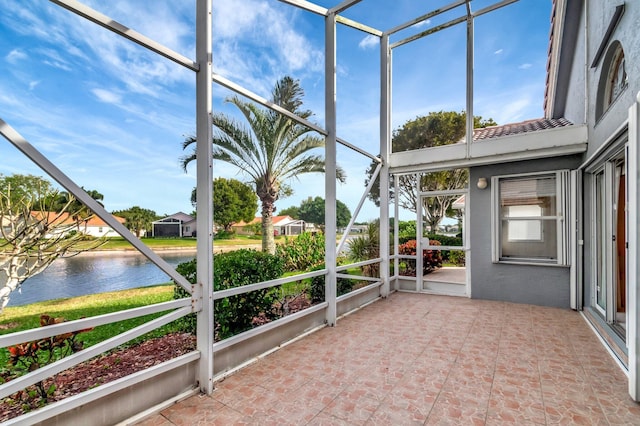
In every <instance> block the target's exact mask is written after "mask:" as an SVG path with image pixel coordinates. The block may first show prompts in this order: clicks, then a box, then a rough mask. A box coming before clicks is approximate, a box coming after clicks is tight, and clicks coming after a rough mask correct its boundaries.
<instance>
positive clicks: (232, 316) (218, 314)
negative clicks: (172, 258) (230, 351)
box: [174, 249, 284, 340]
mask: <svg viewBox="0 0 640 426" xmlns="http://www.w3.org/2000/svg"><path fill="white" fill-rule="evenodd" d="M176 270H177V271H178V272H179V273H181V274H182V275H184V277H185V278H187V279H188V280H189V282H191V283H195V281H196V260H195V259H194V260H191V261H189V262H185V263H181V264H180V265H178V267H177V268H176ZM283 272H284V269H283V262H282V259H280V258H278V257H277V256H274V255H271V254H268V253H262V252H259V251H255V250H248V249H242V250H236V251H232V252H228V253H222V254H219V255H216V257H215V261H214V268H213V283H214V286H213V288H214V290H216V291H218V290H224V289H228V288H235V287H242V286H245V285H249V284H254V283H258V282H262V281H268V280H272V279H275V278H278V277H280V276H282V274H283ZM174 296H175V297H176V298H177V297H187V292H186V291H184V290H182V288H180V287H179V286H178V285H177V284H176V289H175V291H174ZM275 300H276V297H275V295H274V292H273V291H272V290H271V289H268V288H265V289H260V290H255V291H252V292H250V293H245V294H239V295H237V296H231V297H227V298H224V299H220V300H216V301H215V302H214V304H213V314H214V319H215V322H216V327H215V329H216V336H215V337H216V339H217V340H219V339H225V338H227V337H230V336H234V335H236V334H239V333H242V332H243V331H246V330H249V329H251V328H253V327H254V320H255V319H256V318H258V317H261V318H263V319H267V320H271V319H273V318H275V317H276V313H275V312H274V309H273V304H274V302H275ZM191 315H192V316H191V318H187V317H185V319H184V320H183V321H182V322H183V329H185V330H186V331H190V332H192V333H193V332H195V325H196V323H195V316H194V314H191Z"/></svg>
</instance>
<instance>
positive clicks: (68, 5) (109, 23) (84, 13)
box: [49, 0, 198, 71]
mask: <svg viewBox="0 0 640 426" xmlns="http://www.w3.org/2000/svg"><path fill="white" fill-rule="evenodd" d="M49 1H50V2H51V3H55V4H57V5H58V6H61V7H63V8H65V9H67V10H69V11H71V12H73V13H75V14H76V15H79V16H81V17H83V18H85V19H87V20H89V21H91V22H93V23H95V24H98V25H100V26H101V27H104V28H106V29H108V30H109V31H113V32H114V33H116V34H118V35H121V36H122V37H124V38H127V39H129V40H131V41H133V42H134V43H136V44H139V45H140V46H142V47H145V48H147V49H149V50H151V51H153V52H155V53H157V54H159V55H160V56H164V57H165V58H167V59H169V60H171V61H173V62H175V63H177V64H179V65H182V66H183V67H185V68H188V69H190V70H192V71H198V64H197V63H196V62H194V61H192V60H191V59H189V58H187V57H186V56H183V55H181V54H179V53H177V52H174V51H173V50H171V49H169V48H168V47H165V46H163V45H162V44H160V43H158V42H156V41H153V40H152V39H150V38H149V37H146V36H144V35H142V34H140V33H138V32H137V31H134V30H132V29H131V28H129V27H127V26H125V25H122V24H121V23H119V22H118V21H116V20H114V19H111V18H109V17H108V16H106V15H103V14H102V13H100V12H98V11H97V10H95V9H92V8H90V7H89V6H86V5H84V4H82V3H80V2H79V1H76V0H49Z"/></svg>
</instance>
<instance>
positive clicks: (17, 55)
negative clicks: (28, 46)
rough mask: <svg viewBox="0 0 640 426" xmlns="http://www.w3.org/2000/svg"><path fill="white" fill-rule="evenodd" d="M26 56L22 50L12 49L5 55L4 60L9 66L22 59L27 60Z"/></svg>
mask: <svg viewBox="0 0 640 426" xmlns="http://www.w3.org/2000/svg"><path fill="white" fill-rule="evenodd" d="M27 57H28V56H27V54H26V53H24V52H23V51H22V50H20V49H13V50H12V51H11V52H9V53H8V54H7V56H5V59H6V60H7V62H9V63H10V64H16V63H18V62H19V61H22V60H24V59H27Z"/></svg>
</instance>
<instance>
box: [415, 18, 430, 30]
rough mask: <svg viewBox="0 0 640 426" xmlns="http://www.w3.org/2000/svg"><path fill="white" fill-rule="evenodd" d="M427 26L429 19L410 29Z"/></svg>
mask: <svg viewBox="0 0 640 426" xmlns="http://www.w3.org/2000/svg"><path fill="white" fill-rule="evenodd" d="M429 24H431V19H427V20H424V21H420V22H418V23H417V24H413V25H412V26H411V27H412V28H422V27H424V26H426V25H429Z"/></svg>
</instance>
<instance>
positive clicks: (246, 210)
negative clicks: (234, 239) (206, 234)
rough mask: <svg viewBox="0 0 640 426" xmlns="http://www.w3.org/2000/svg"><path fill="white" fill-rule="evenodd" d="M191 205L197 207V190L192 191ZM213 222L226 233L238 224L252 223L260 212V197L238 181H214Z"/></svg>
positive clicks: (223, 179)
mask: <svg viewBox="0 0 640 426" xmlns="http://www.w3.org/2000/svg"><path fill="white" fill-rule="evenodd" d="M191 204H192V205H193V206H194V207H195V205H196V188H193V191H191ZM213 206H214V209H213V221H214V223H215V224H216V225H220V226H222V227H223V228H224V230H225V231H226V232H231V225H233V224H234V223H236V222H240V221H245V222H247V223H248V222H251V221H252V220H253V218H254V217H255V216H256V212H257V211H258V197H256V194H255V193H254V192H253V189H251V187H250V186H248V185H245V184H244V183H242V182H240V181H239V180H236V179H225V178H216V179H214V181H213Z"/></svg>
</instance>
